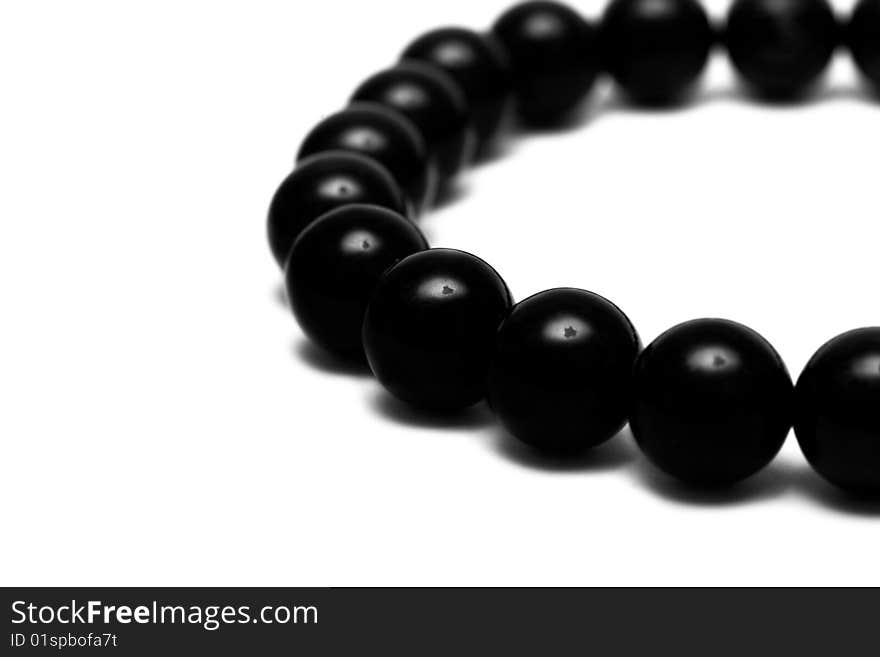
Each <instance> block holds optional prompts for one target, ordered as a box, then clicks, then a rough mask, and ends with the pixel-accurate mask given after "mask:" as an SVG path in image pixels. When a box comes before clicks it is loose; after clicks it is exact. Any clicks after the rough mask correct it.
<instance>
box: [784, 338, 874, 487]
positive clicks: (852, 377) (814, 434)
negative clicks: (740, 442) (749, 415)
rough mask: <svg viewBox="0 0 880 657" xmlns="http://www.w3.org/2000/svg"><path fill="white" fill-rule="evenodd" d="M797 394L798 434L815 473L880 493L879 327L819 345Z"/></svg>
mask: <svg viewBox="0 0 880 657" xmlns="http://www.w3.org/2000/svg"><path fill="white" fill-rule="evenodd" d="M795 399H796V414H795V425H794V428H795V434H796V435H797V439H798V443H800V446H801V450H803V452H804V456H806V457H807V460H808V461H809V462H810V465H812V466H813V468H814V469H815V470H816V472H818V473H819V474H820V475H822V476H823V477H824V478H825V479H827V480H828V481H830V482H831V483H833V484H836V485H837V486H840V487H841V488H843V489H846V490H848V491H851V492H854V493H862V494H873V495H876V494H880V328H866V329H859V330H856V331H850V332H849V333H844V334H843V335H841V336H838V337H837V338H835V339H833V340H831V341H830V342H828V343H827V344H826V345H825V346H823V347H822V348H821V349H819V351H817V352H816V354H815V355H814V356H813V358H812V359H811V360H810V362H809V364H808V365H807V367H806V368H805V369H804V371H803V374H801V376H800V379H798V384H797V389H796V394H795Z"/></svg>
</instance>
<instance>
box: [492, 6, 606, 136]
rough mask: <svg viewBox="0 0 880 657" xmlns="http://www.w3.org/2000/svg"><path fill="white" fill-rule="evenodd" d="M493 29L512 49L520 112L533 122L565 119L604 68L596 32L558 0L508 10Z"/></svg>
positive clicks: (512, 65) (512, 64)
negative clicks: (600, 67) (601, 67)
mask: <svg viewBox="0 0 880 657" xmlns="http://www.w3.org/2000/svg"><path fill="white" fill-rule="evenodd" d="M492 32H493V33H494V34H495V36H496V37H497V38H498V40H499V41H500V42H501V44H502V46H504V48H505V49H506V50H507V53H508V56H509V57H510V64H511V69H512V72H513V81H514V91H515V95H516V102H517V108H518V110H519V114H520V116H521V117H522V118H523V119H524V120H525V121H526V122H529V123H536V124H543V123H555V122H559V121H561V120H563V119H565V118H566V116H567V115H569V114H570V113H571V111H572V110H574V109H575V108H576V107H577V106H578V104H580V102H581V101H582V100H583V99H584V98H585V97H586V95H587V93H589V91H590V89H591V88H592V86H593V82H594V81H595V79H596V75H597V73H598V71H599V47H598V36H597V32H596V30H595V29H594V28H593V27H592V26H591V25H590V24H589V23H587V22H586V21H585V20H584V19H583V18H582V17H581V16H580V14H578V13H577V12H575V11H574V10H572V9H570V8H569V7H567V6H565V5H562V4H559V3H556V2H540V1H539V2H525V3H522V4H519V5H516V6H515V7H513V8H512V9H509V10H508V11H506V12H505V13H504V14H502V15H501V17H500V18H499V19H498V20H497V21H496V22H495V25H494V26H493V28H492Z"/></svg>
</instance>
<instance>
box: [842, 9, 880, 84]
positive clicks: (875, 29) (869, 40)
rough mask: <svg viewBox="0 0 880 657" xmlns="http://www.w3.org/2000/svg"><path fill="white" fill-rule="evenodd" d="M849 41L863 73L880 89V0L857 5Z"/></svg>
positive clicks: (851, 21) (849, 31)
mask: <svg viewBox="0 0 880 657" xmlns="http://www.w3.org/2000/svg"><path fill="white" fill-rule="evenodd" d="M847 42H848V44H849V48H850V50H851V51H852V54H853V58H854V59H855V60H856V64H857V65H858V67H859V70H860V71H861V72H862V75H864V76H865V77H866V78H867V79H868V80H869V81H870V82H871V83H872V84H873V85H874V86H875V87H876V88H877V89H878V90H880V0H862V1H861V2H860V3H859V4H858V5H857V6H856V9H855V11H854V12H853V15H852V18H851V19H850V22H849V27H848V30H847Z"/></svg>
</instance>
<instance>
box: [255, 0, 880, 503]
mask: <svg viewBox="0 0 880 657" xmlns="http://www.w3.org/2000/svg"><path fill="white" fill-rule="evenodd" d="M841 46H846V47H847V48H848V49H849V50H850V51H851V53H852V55H853V58H854V60H855V62H856V64H857V66H858V68H859V70H860V71H861V72H862V74H863V75H864V77H865V79H866V80H867V82H868V83H869V85H870V86H873V87H875V88H880V0H861V2H860V3H859V4H858V7H857V8H856V10H855V11H854V13H853V14H852V16H851V17H850V18H849V20H848V21H846V22H843V21H839V20H838V19H837V17H836V16H835V14H834V12H833V11H832V9H831V7H830V6H829V5H828V3H827V0H736V1H735V2H734V3H733V5H732V7H731V9H730V12H729V15H728V17H727V21H726V24H725V25H724V27H723V28H720V29H719V28H716V27H715V26H713V24H712V22H711V21H710V19H709V17H708V16H707V14H706V12H705V11H704V9H703V8H702V7H701V5H700V4H699V3H698V2H697V1H696V0H613V1H612V2H611V3H610V5H609V6H608V8H607V10H606V11H605V13H604V15H603V16H602V18H601V21H600V22H599V24H598V25H593V24H591V23H590V22H588V21H586V20H585V19H584V18H582V17H581V16H580V15H579V14H578V13H577V12H576V11H574V10H572V9H571V8H569V7H566V6H564V5H562V4H558V3H555V2H543V1H540V2H526V3H523V4H520V5H517V6H515V7H513V8H512V9H510V10H508V11H507V12H505V13H504V14H503V15H502V16H501V17H500V18H499V19H498V20H497V21H496V22H495V24H494V25H493V26H492V28H491V30H490V32H489V33H487V34H481V33H477V32H474V31H471V30H468V29H463V28H446V29H440V30H435V31H432V32H429V33H427V34H424V35H422V36H421V37H419V38H418V39H416V40H415V41H413V42H412V43H411V44H410V45H409V46H407V47H406V48H405V49H404V51H403V54H402V59H401V61H399V62H398V63H397V64H395V65H394V66H393V67H391V68H389V69H387V70H384V71H381V72H379V73H377V74H375V75H373V76H372V77H370V78H369V79H368V80H367V81H365V82H364V83H363V84H361V85H360V86H359V87H358V88H357V90H356V91H355V92H354V94H353V95H352V97H351V104H350V105H349V106H348V107H347V108H345V109H343V110H341V111H339V112H337V113H336V114H333V115H331V116H330V117H328V118H327V119H325V120H324V121H322V122H321V123H320V124H319V125H317V126H316V127H315V128H314V129H313V130H312V131H311V132H310V133H309V134H308V136H307V137H306V138H305V140H304V142H303V144H302V147H301V149H300V152H299V155H298V158H297V159H298V164H297V166H296V168H295V170H294V171H293V172H292V173H291V174H290V175H289V176H288V177H287V178H286V179H285V180H284V182H283V183H282V184H281V186H280V188H279V189H278V191H277V193H276V194H275V197H274V199H273V200H272V204H271V207H270V210H269V219H268V225H269V241H270V244H271V247H272V253H273V254H274V256H275V259H276V260H277V261H278V263H279V265H282V266H284V268H285V277H286V288H287V294H288V298H289V301H290V304H291V307H292V309H293V312H294V315H295V316H296V318H297V320H298V321H299V323H300V325H301V326H302V328H303V330H304V332H305V333H306V334H307V335H308V337H309V338H310V339H312V340H313V341H315V342H316V343H318V344H319V345H321V346H322V347H323V348H325V349H327V350H329V351H331V352H333V353H335V354H337V355H339V356H341V357H344V358H347V359H354V360H362V361H363V360H364V359H365V360H366V362H367V363H368V364H369V366H370V368H371V369H372V371H373V373H374V374H375V376H376V378H377V379H378V381H379V382H380V383H381V384H382V385H383V386H384V387H385V388H386V389H387V390H388V391H389V392H390V393H391V394H392V395H394V396H396V397H398V398H400V399H402V400H403V401H405V402H407V403H410V404H414V405H417V406H420V407H425V408H429V409H434V410H435V411H451V410H455V409H461V408H464V407H467V406H469V405H472V404H475V403H477V402H479V401H481V400H482V399H484V398H485V399H488V402H489V404H490V406H491V408H492V410H493V411H494V413H495V414H496V416H497V417H498V419H499V421H500V422H501V423H502V424H503V425H504V427H505V428H506V429H507V430H508V431H509V432H510V433H511V434H512V435H513V436H515V437H516V438H518V439H520V440H522V441H524V442H526V443H528V444H530V445H532V446H534V447H536V448H538V449H542V450H550V451H554V452H561V453H571V452H576V451H579V450H584V449H588V448H590V447H593V446H595V445H598V444H600V443H602V442H604V441H606V440H608V439H610V438H611V437H612V436H614V435H615V434H616V433H617V432H618V431H619V430H620V429H621V428H622V427H623V426H624V425H625V424H626V423H627V422H629V423H630V426H631V428H632V432H633V435H634V436H635V439H636V442H637V443H638V445H639V446H640V448H641V449H642V451H643V452H644V454H645V455H646V456H647V457H648V458H649V459H650V460H651V461H652V462H653V463H654V464H655V465H657V466H658V467H659V468H661V469H662V470H664V471H666V472H667V473H669V474H671V475H673V476H674V477H677V478H679V479H681V480H683V481H685V482H689V483H692V484H696V485H726V484H731V483H734V482H737V481H739V480H741V479H743V478H745V477H748V476H749V475H752V474H754V473H755V472H757V471H758V470H760V469H761V468H763V467H764V466H766V465H767V464H768V463H769V462H770V461H771V460H772V459H773V458H774V456H775V455H776V454H777V452H778V451H779V449H780V448H781V446H782V444H783V442H784V441H785V438H786V436H787V434H788V433H789V431H790V429H791V428H792V426H794V429H795V432H796V435H797V439H798V441H799V443H800V446H801V448H802V450H803V452H804V454H805V456H806V458H807V459H808V460H809V462H810V463H811V464H812V466H813V467H814V468H815V470H817V471H818V472H819V473H820V474H821V475H822V476H824V477H825V478H826V479H828V480H829V481H831V482H833V483H835V484H837V485H838V486H840V487H842V488H844V489H846V490H848V491H853V492H857V493H880V328H866V329H861V330H857V331H853V332H850V333H847V334H845V335H842V336H839V337H837V338H835V339H834V340H832V341H831V342H829V343H828V344H826V345H825V346H823V347H822V348H821V349H819V351H818V352H817V353H816V354H815V356H814V357H813V358H812V360H811V361H810V362H809V364H808V365H807V367H806V369H805V370H804V372H803V374H802V375H801V377H800V379H799V381H798V383H797V386H794V385H793V383H792V380H791V378H790V376H789V374H788V372H787V370H786V367H785V365H784V364H783V362H782V359H781V358H780V357H779V355H778V354H777V352H776V351H775V350H774V349H773V347H772V346H771V345H770V344H769V343H768V342H767V341H766V340H765V339H764V338H762V337H761V336H760V335H758V334H757V333H756V332H754V331H753V330H751V329H749V328H747V327H745V326H742V325H740V324H736V323H733V322H729V321H725V320H719V319H702V320H697V321H691V322H687V323H684V324H681V325H679V326H676V327H674V328H672V329H669V330H668V331H667V332H666V333H664V334H663V335H661V336H660V337H659V338H657V339H656V340H655V341H654V342H653V343H652V344H651V345H649V346H648V347H647V348H645V349H642V345H641V342H640V340H639V337H638V334H637V332H636V330H635V329H634V328H633V326H632V324H631V323H630V321H629V320H628V319H627V317H626V315H624V313H623V312H622V311H621V310H620V309H619V308H617V307H616V306H615V305H613V304H612V303H611V302H609V301H607V300H606V299H604V298H602V297H600V296H598V295H596V294H593V293H591V292H586V291H584V290H578V289H569V288H561V289H555V290H548V291H545V292H541V293H539V294H536V295H534V296H532V297H529V298H528V299H525V300H524V301H521V302H519V303H517V304H516V305H514V303H513V299H512V297H511V295H510V292H509V291H508V289H507V286H506V285H505V283H504V281H503V279H502V278H501V277H500V276H499V275H498V273H497V272H496V271H495V270H493V269H492V268H491V267H490V266H489V265H488V264H486V263H485V262H484V261H482V260H480V259H479V258H477V257H475V256H473V255H470V254H468V253H464V252H461V251H455V250H450V249H430V248H428V244H427V242H426V240H425V238H424V237H423V236H422V235H421V233H420V231H419V230H418V228H417V227H416V226H415V224H414V223H412V219H414V218H415V217H416V216H417V215H418V214H419V213H421V212H422V211H424V210H425V209H427V208H429V207H430V206H431V204H432V201H433V199H435V198H436V197H437V195H438V194H439V193H442V189H443V187H444V186H445V185H447V184H448V183H449V182H450V181H451V180H452V179H453V178H454V177H455V176H456V175H457V174H458V173H459V172H460V171H461V170H462V169H463V167H465V166H466V165H467V164H468V163H469V162H471V161H472V160H473V159H474V158H479V157H482V156H484V155H485V154H487V153H490V152H491V151H492V147H493V142H494V141H495V140H496V139H497V138H498V136H499V134H501V133H502V132H503V130H504V127H505V125H507V123H508V122H507V120H506V119H507V117H508V116H509V115H510V114H511V113H513V112H515V113H516V115H517V116H518V118H519V120H520V121H521V122H522V123H524V124H526V125H535V124H546V123H554V122H558V121H561V120H563V119H564V118H565V117H566V116H567V115H568V114H569V113H571V112H572V111H573V110H574V109H575V107H576V106H577V105H578V104H579V103H581V101H583V100H584V98H585V97H586V96H587V95H588V93H589V92H590V90H591V89H592V87H593V85H594V83H595V81H596V79H597V77H599V76H600V75H603V74H608V75H610V76H611V78H612V79H613V80H614V82H615V83H616V86H617V87H618V88H619V90H620V91H621V92H622V93H623V94H624V95H625V96H626V97H627V98H628V99H629V100H630V101H631V102H633V103H636V104H641V105H665V104H670V103H675V102H678V101H680V100H682V99H683V98H685V97H686V96H687V94H688V93H689V92H690V91H691V90H692V89H693V87H694V85H695V83H696V82H697V80H698V78H699V77H700V75H701V73H702V72H703V70H704V68H705V67H706V63H707V60H708V58H709V55H710V53H711V51H712V49H713V48H715V47H723V48H725V49H726V50H727V52H728V54H729V57H730V59H731V61H732V63H733V65H734V67H735V69H736V71H737V72H738V74H739V76H740V77H741V78H742V80H743V82H744V84H745V85H746V86H747V87H748V88H749V89H750V90H751V91H752V92H753V93H754V94H756V95H758V96H761V97H767V98H772V99H774V100H779V99H783V100H790V99H794V98H797V97H799V96H802V95H803V94H806V93H808V92H809V91H810V89H811V88H812V87H814V86H815V85H816V84H817V82H818V80H819V78H820V77H821V75H822V73H823V72H824V71H825V69H826V68H827V66H828V64H829V62H830V60H831V58H832V55H833V53H834V52H835V50H836V49H838V48H839V47H841Z"/></svg>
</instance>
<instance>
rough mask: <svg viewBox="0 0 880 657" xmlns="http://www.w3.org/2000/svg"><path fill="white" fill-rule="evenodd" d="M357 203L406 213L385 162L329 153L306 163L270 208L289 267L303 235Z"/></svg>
mask: <svg viewBox="0 0 880 657" xmlns="http://www.w3.org/2000/svg"><path fill="white" fill-rule="evenodd" d="M351 203H369V204H372V205H381V206H383V207H386V208H390V209H392V210H395V211H397V212H400V213H401V214H405V213H406V203H405V201H404V198H403V193H402V192H401V191H400V188H399V187H398V186H397V183H396V182H394V178H392V176H391V174H390V173H388V170H387V169H386V168H385V167H383V166H382V165H381V164H378V163H377V162H376V161H375V160H371V159H370V158H368V157H365V156H363V155H357V154H355V153H349V152H345V151H329V152H326V153H319V154H317V155H312V156H311V157H308V158H306V159H305V160H303V161H302V162H300V163H299V164H298V165H297V167H296V169H294V170H293V173H291V174H290V175H289V176H287V178H285V179H284V182H282V183H281V186H280V187H279V188H278V191H276V192H275V196H274V197H273V198H272V204H271V205H270V206H269V220H268V229H269V230H268V232H269V246H270V247H271V248H272V255H274V256H275V261H276V262H277V263H278V264H279V265H280V266H282V267H283V266H284V261H285V260H286V259H287V254H288V253H290V248H291V247H292V246H293V242H294V240H296V238H297V236H299V234H300V233H301V232H302V231H303V229H305V227H306V226H308V225H309V224H310V223H311V222H312V221H314V220H315V219H317V218H318V217H320V216H321V215H322V214H325V213H326V212H329V211H330V210H333V209H334V208H338V207H340V206H343V205H349V204H351Z"/></svg>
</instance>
